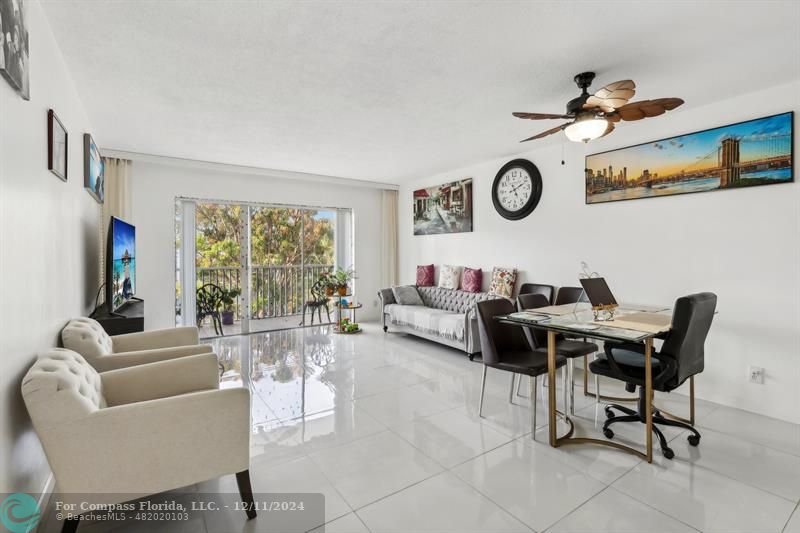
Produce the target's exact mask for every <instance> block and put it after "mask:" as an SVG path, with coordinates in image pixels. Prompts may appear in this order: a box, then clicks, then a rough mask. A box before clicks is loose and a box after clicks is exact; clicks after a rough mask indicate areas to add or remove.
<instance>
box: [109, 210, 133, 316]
mask: <svg viewBox="0 0 800 533" xmlns="http://www.w3.org/2000/svg"><path fill="white" fill-rule="evenodd" d="M134 294H136V228H135V227H134V226H133V225H131V224H128V223H127V222H125V221H123V220H120V219H118V218H116V217H111V222H110V223H109V227H108V244H107V246H106V302H107V303H108V309H109V310H110V311H112V312H114V311H116V310H118V309H119V308H121V307H122V306H124V305H125V304H126V303H128V301H129V300H130V299H131V298H133V295H134Z"/></svg>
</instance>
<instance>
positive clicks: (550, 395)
mask: <svg viewBox="0 0 800 533" xmlns="http://www.w3.org/2000/svg"><path fill="white" fill-rule="evenodd" d="M547 429H548V432H549V433H550V446H552V447H554V448H557V447H558V437H557V429H558V428H557V427H556V332H555V331H553V330H547Z"/></svg>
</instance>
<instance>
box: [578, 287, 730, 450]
mask: <svg viewBox="0 0 800 533" xmlns="http://www.w3.org/2000/svg"><path fill="white" fill-rule="evenodd" d="M716 307H717V296H716V295H715V294H713V293H710V292H701V293H699V294H692V295H690V296H684V297H682V298H678V300H677V301H676V302H675V309H674V310H673V312H672V329H670V330H669V332H668V333H667V336H666V338H665V339H664V344H663V345H662V347H661V350H660V351H658V352H654V353H652V355H651V365H652V366H651V371H652V383H653V390H657V391H662V392H670V391H673V390H675V389H677V388H678V387H680V386H681V385H682V384H683V382H684V381H686V380H687V379H689V378H690V377H692V376H694V375H695V374H699V373H700V372H702V371H703V365H704V352H703V346H704V344H705V341H706V337H707V336H708V331H709V329H711V321H712V320H713V318H714V311H715V309H716ZM643 354H644V346H643V345H641V344H636V343H606V346H605V355H601V356H600V357H599V358H598V359H597V360H595V361H593V362H592V363H591V364H590V365H589V368H591V370H592V372H594V373H595V374H599V375H602V376H608V377H610V378H614V379H618V380H621V381H624V382H625V384H626V385H625V388H626V390H628V392H633V390H634V388H635V387H639V404H638V406H637V407H638V410H637V411H634V410H633V409H629V408H627V407H623V406H621V405H616V404H611V405H608V406H606V409H605V410H606V416H607V417H608V419H607V420H606V421H605V423H604V424H603V434H605V436H606V438H609V439H611V438H613V437H614V432H613V431H611V429H610V428H609V426H611V425H612V424H616V423H617V422H641V423H645V422H646V419H645V412H646V411H645V400H646V398H645V391H644V380H645V375H644V355H643ZM614 409H616V410H617V411H620V412H622V413H625V416H616V414H615V413H614ZM652 413H653V432H654V433H655V434H656V436H657V437H658V441H659V443H660V444H661V453H663V454H664V457H666V458H667V459H672V458H673V457H674V456H675V453H674V452H673V451H672V449H670V447H669V446H668V445H667V440H666V439H665V438H664V434H663V433H662V432H661V430H660V429H658V428H657V427H656V424H661V425H664V426H675V427H679V428H683V429H688V430H689V431H691V432H692V434H691V435H689V444H691V445H692V446H697V445H698V444H700V433H699V432H698V431H697V430H696V429H695V428H694V426H692V425H691V424H687V423H685V422H680V421H678V420H671V419H668V418H665V417H663V416H662V415H661V413H660V411H659V410H658V409H653V411H652Z"/></svg>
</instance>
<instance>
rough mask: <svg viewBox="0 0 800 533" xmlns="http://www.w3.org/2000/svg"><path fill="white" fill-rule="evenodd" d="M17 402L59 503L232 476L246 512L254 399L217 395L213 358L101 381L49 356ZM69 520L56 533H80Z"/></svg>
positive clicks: (61, 356)
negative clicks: (25, 412) (36, 439)
mask: <svg viewBox="0 0 800 533" xmlns="http://www.w3.org/2000/svg"><path fill="white" fill-rule="evenodd" d="M22 397H23V399H24V401H25V406H26V407H27V409H28V413H29V414H30V417H31V420H32V421H33V427H34V429H35V430H36V433H37V434H38V436H39V440H40V441H41V443H42V447H43V448H44V452H45V455H46V456H47V461H48V463H49V464H50V468H51V469H52V471H53V475H54V477H55V481H56V490H57V493H58V494H59V500H62V501H64V502H65V503H69V504H78V503H80V502H82V501H86V500H87V499H88V500H90V501H88V502H86V503H89V504H98V505H102V504H106V505H112V504H119V503H123V502H125V501H130V500H134V499H137V498H141V497H144V496H148V495H151V494H158V493H161V492H165V491H170V490H175V489H179V488H181V487H186V486H189V485H193V484H195V483H200V482H203V481H207V480H209V479H213V478H217V477H220V476H223V475H226V474H236V479H237V482H238V485H239V492H240V495H241V497H242V500H243V501H244V502H246V503H249V504H251V505H252V502H253V495H252V489H251V486H250V475H249V470H248V469H249V455H250V393H249V391H248V389H246V388H230V389H220V388H219V375H218V374H217V357H216V356H215V355H214V354H204V355H194V356H189V357H182V358H180V359H172V360H169V361H161V362H158V363H148V364H144V365H139V366H135V367H130V368H123V369H119V370H111V371H108V372H102V373H98V372H97V371H96V370H95V369H94V368H93V367H92V366H91V365H90V364H89V363H88V362H87V361H86V360H85V359H84V358H83V357H81V356H80V355H79V354H78V353H76V352H73V351H71V350H66V349H63V348H54V349H52V350H50V351H48V352H46V353H43V354H41V355H40V356H39V357H38V358H37V360H36V362H35V363H34V364H33V366H32V367H31V369H30V370H28V373H27V374H26V375H25V377H24V378H23V380H22ZM248 508H249V509H250V511H249V512H248V513H247V516H248V518H254V517H255V515H256V513H255V510H253V509H254V508H253V507H248ZM66 518H67V519H66V520H65V522H64V525H63V527H62V533H72V532H74V531H76V530H77V529H78V526H79V524H80V519H79V518H77V517H66Z"/></svg>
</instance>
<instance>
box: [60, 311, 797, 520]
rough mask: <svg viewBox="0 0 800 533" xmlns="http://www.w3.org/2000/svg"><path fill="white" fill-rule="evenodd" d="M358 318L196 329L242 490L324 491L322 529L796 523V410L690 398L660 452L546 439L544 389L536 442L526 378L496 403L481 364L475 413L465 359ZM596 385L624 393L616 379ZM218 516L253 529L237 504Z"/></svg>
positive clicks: (592, 421)
mask: <svg viewBox="0 0 800 533" xmlns="http://www.w3.org/2000/svg"><path fill="white" fill-rule="evenodd" d="M364 328H365V332H364V333H362V334H360V335H352V336H341V335H334V334H331V332H330V330H329V327H316V328H305V329H295V330H288V331H275V332H268V333H262V334H254V335H249V336H238V337H226V338H219V339H213V340H211V341H209V344H211V346H213V348H214V350H215V352H216V353H217V354H218V355H219V357H220V360H221V361H222V363H223V366H224V374H223V376H222V386H223V387H235V386H245V387H247V388H249V389H250V391H251V398H252V433H251V443H250V450H251V467H250V472H251V476H252V479H253V486H254V489H255V490H256V491H262V492H264V491H269V492H298V491H299V492H321V493H323V494H325V496H326V513H325V514H326V516H325V520H326V521H327V522H328V523H327V524H326V525H325V529H326V530H327V531H332V532H333V531H350V532H364V531H372V532H379V531H387V532H388V531H453V532H455V531H536V532H542V531H548V532H556V531H559V532H567V531H570V532H574V531H582V532H589V531H597V532H600V531H603V532H612V531H630V532H640V531H682V532H683V531H704V532H706V531H707V532H711V531H733V530H736V531H748V532H749V531H773V532H781V531H782V530H783V529H784V528H786V531H787V532H790V531H798V530H800V510H796V508H797V506H798V502H800V426H798V425H794V424H789V423H786V422H781V421H778V420H774V419H770V418H766V417H762V416H759V415H755V414H752V413H747V412H744V411H740V410H737V409H732V408H729V407H721V406H718V405H716V404H714V403H711V402H706V401H700V400H699V401H698V402H697V417H698V422H697V423H698V428H699V429H700V431H701V433H702V434H703V438H702V441H701V443H700V446H699V447H697V448H694V447H691V446H689V444H688V443H687V441H686V432H684V431H683V430H681V429H679V428H668V429H666V430H665V435H666V437H667V438H668V439H669V440H670V446H671V447H672V449H673V450H674V451H675V459H674V460H672V461H668V460H665V459H664V458H663V457H662V456H661V453H660V451H659V450H658V448H656V449H655V451H654V455H655V458H654V462H653V463H652V464H650V465H648V464H646V463H643V462H642V461H640V460H639V459H637V458H636V457H634V456H631V455H628V454H624V453H621V452H618V451H616V450H612V449H610V448H599V447H594V446H585V445H584V446H581V445H573V446H566V447H562V448H558V449H554V448H551V447H549V446H547V445H546V444H545V441H546V433H547V428H546V423H547V417H546V414H545V413H546V410H545V402H544V401H540V402H539V411H538V415H539V416H538V419H537V425H538V430H537V441H533V440H531V436H530V431H531V430H530V419H531V417H530V408H529V399H528V398H527V397H525V396H526V395H527V392H526V391H525V390H523V391H522V395H521V396H518V395H515V396H514V404H509V403H508V390H509V389H508V388H509V384H510V381H509V375H508V374H506V373H503V372H496V371H492V370H490V371H489V374H488V379H487V390H486V400H485V404H484V415H486V418H479V417H478V416H477V404H478V395H479V393H480V388H479V384H480V374H481V370H482V365H481V364H480V363H479V362H478V361H476V362H470V361H469V360H468V359H467V357H466V356H464V354H462V353H461V352H459V351H457V350H453V349H450V348H447V347H444V346H440V345H438V344H435V343H431V342H428V341H424V340H421V339H417V338H414V337H409V336H406V335H403V334H392V333H391V332H390V333H389V334H384V333H383V332H382V331H381V330H380V328H379V327H378V326H377V325H374V324H366V325H364ZM576 382H577V383H578V384H580V383H581V379H580V374H579V373H578V375H577V377H576ZM702 384H703V379H702V376H700V377H699V378H698V387H699V388H702V386H703V385H702ZM601 386H602V392H603V393H604V394H613V395H617V396H620V395H625V393H624V391H623V389H622V387H621V385H620V384H618V383H616V382H613V381H603V382H602V385H601ZM523 389H525V387H523ZM557 398H558V399H559V400H560V399H561V398H562V395H561V394H560V393H559V394H557ZM576 400H577V402H576V416H575V417H574V422H575V425H576V433H577V434H580V435H590V436H593V437H596V438H603V437H602V435H601V433H600V432H599V431H598V429H597V428H598V421H599V422H600V423H602V420H603V416H604V415H603V412H602V408H600V409H598V408H597V407H596V405H595V402H594V400H593V399H591V398H588V397H586V396H584V395H583V390H582V388H581V387H580V386H578V387H577V389H576ZM657 403H658V404H659V405H661V406H662V407H664V408H666V409H668V410H669V411H670V412H673V413H676V414H680V413H686V412H687V410H688V401H687V399H686V398H685V397H684V396H680V395H677V394H672V395H669V396H666V395H661V394H659V395H658V396H657ZM598 415H599V420H598V418H597V417H598ZM614 430H615V433H616V436H615V438H616V439H618V440H619V441H623V442H626V443H631V444H634V445H639V446H641V445H642V444H643V442H644V426H643V425H639V424H618V425H616V426H615V428H614ZM209 486H211V487H219V488H222V487H226V488H227V489H228V490H231V491H235V481H234V479H233V477H232V476H226V477H223V478H220V479H218V480H211V481H209V482H207V483H206V484H200V486H199V487H200V488H203V487H209ZM257 520H258V519H256V521H255V522H257ZM227 523H228V528H229V529H230V530H232V531H258V530H259V528H258V525H257V523H256V524H254V523H253V522H249V523H248V522H245V521H244V520H242V519H241V517H238V516H237V517H234V518H233V519H231V520H229V521H228V522H227ZM46 525H47V528H46V529H45V531H57V530H58V528H57V527H56V526H57V524H55V525H54V524H53V523H52V522H48V523H47V524H46ZM210 526H211V522H210V521H209V520H206V522H204V523H203V524H193V525H192V526H190V529H191V530H192V531H207V530H208V531H211V527H210ZM106 530H108V528H106V529H103V527H102V524H95V525H93V526H92V527H91V531H106ZM128 530H129V529H125V531H128ZM149 530H150V529H136V528H134V529H131V531H149ZM165 531H166V530H165Z"/></svg>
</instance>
